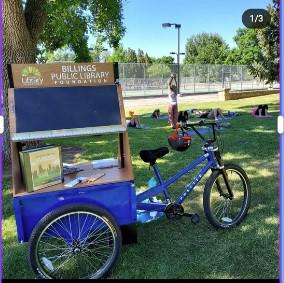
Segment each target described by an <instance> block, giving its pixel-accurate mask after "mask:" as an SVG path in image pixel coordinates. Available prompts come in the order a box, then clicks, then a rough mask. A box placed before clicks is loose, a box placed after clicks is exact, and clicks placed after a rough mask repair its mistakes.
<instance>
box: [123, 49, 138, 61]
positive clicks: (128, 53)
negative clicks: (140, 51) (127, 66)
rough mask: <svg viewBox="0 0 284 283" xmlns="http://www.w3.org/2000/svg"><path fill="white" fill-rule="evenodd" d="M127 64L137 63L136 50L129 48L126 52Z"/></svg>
mask: <svg viewBox="0 0 284 283" xmlns="http://www.w3.org/2000/svg"><path fill="white" fill-rule="evenodd" d="M125 63H137V55H136V51H135V50H134V49H131V48H128V49H127V50H126V54H125Z"/></svg>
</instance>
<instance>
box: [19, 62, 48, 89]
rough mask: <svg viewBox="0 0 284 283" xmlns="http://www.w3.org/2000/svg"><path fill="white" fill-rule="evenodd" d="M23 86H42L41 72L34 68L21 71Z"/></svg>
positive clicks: (29, 67) (30, 67)
mask: <svg viewBox="0 0 284 283" xmlns="http://www.w3.org/2000/svg"><path fill="white" fill-rule="evenodd" d="M21 74H22V83H23V85H28V86H35V85H42V83H43V78H42V76H41V73H40V71H39V70H38V69H37V68H36V67H33V66H28V67H26V68H24V69H23V70H22V71H21Z"/></svg>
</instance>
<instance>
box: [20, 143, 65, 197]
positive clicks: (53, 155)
mask: <svg viewBox="0 0 284 283" xmlns="http://www.w3.org/2000/svg"><path fill="white" fill-rule="evenodd" d="M19 154H20V163H21V170H22V176H23V179H24V183H25V186H26V190H27V192H33V191H36V190H39V189H42V188H45V187H48V186H52V185H55V184H59V183H62V182H63V169H62V155H61V147H60V146H45V147H41V148H35V149H30V150H23V151H21V152H19Z"/></svg>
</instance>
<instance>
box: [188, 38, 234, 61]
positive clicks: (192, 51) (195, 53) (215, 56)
mask: <svg viewBox="0 0 284 283" xmlns="http://www.w3.org/2000/svg"><path fill="white" fill-rule="evenodd" d="M228 52H229V46H228V44H227V43H226V42H225V41H224V40H223V38H222V37H221V36H220V35H218V34H209V33H201V34H197V35H193V36H191V37H190V38H189V39H187V43H186V46H185V58H184V63H185V64H223V63H224V62H225V60H226V58H227V56H228Z"/></svg>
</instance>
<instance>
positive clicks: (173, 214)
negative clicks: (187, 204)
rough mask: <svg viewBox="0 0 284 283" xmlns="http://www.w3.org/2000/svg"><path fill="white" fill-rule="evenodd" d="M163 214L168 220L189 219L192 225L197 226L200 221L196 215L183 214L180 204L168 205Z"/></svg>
mask: <svg viewBox="0 0 284 283" xmlns="http://www.w3.org/2000/svg"><path fill="white" fill-rule="evenodd" d="M165 214H166V216H167V218H169V219H180V218H181V217H183V216H186V217H190V218H191V222H192V223H193V224H197V223H198V222H199V221H200V217H199V215H198V214H197V213H193V214H191V213H185V212H184V208H183V206H182V205H181V204H176V203H170V204H169V205H168V206H167V207H166V209H165Z"/></svg>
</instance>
